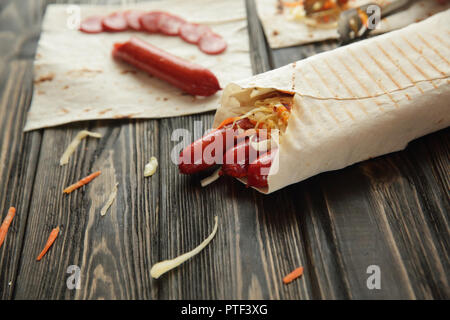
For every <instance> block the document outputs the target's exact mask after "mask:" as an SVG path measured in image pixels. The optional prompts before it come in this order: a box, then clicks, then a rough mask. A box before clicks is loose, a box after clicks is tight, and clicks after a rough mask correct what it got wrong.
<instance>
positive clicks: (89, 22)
mask: <svg viewBox="0 0 450 320" xmlns="http://www.w3.org/2000/svg"><path fill="white" fill-rule="evenodd" d="M102 20H103V17H99V16H93V17H87V18H86V19H84V20H83V21H81V24H80V31H83V32H86V33H100V32H102V31H103V27H102Z"/></svg>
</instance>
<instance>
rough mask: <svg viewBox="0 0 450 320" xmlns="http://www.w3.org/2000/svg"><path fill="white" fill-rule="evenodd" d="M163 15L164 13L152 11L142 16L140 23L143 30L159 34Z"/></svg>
mask: <svg viewBox="0 0 450 320" xmlns="http://www.w3.org/2000/svg"><path fill="white" fill-rule="evenodd" d="M162 14H164V12H161V11H152V12H147V13H144V14H143V15H141V16H140V17H139V22H140V24H141V27H142V29H143V30H145V31H147V32H150V33H158V32H159V29H158V23H159V18H160V17H161V15H162Z"/></svg>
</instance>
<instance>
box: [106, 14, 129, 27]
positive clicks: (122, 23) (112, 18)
mask: <svg viewBox="0 0 450 320" xmlns="http://www.w3.org/2000/svg"><path fill="white" fill-rule="evenodd" d="M102 26H103V30H104V31H108V32H121V31H125V30H127V29H128V23H127V20H126V19H125V16H124V14H123V13H122V12H114V13H112V14H110V15H109V16H106V17H104V18H103V20H102Z"/></svg>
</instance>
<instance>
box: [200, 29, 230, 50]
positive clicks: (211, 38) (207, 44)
mask: <svg viewBox="0 0 450 320" xmlns="http://www.w3.org/2000/svg"><path fill="white" fill-rule="evenodd" d="M198 47H199V48H200V50H201V51H203V52H204V53H206V54H219V53H222V52H224V51H225V49H226V48H227V43H226V41H225V40H224V39H223V38H222V37H221V36H219V35H218V34H216V33H214V32H208V33H205V34H203V35H202V36H201V37H200V40H199V41H198Z"/></svg>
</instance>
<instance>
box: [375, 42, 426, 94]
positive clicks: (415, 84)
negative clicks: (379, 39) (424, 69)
mask: <svg viewBox="0 0 450 320" xmlns="http://www.w3.org/2000/svg"><path fill="white" fill-rule="evenodd" d="M375 45H376V46H377V48H378V50H380V51H381V52H383V54H384V56H385V57H386V58H387V59H388V60H389V61H390V62H391V63H392V64H393V65H394V66H395V67H396V68H397V69H398V70H399V71H400V72H401V73H402V74H403V75H404V76H405V78H407V79H408V80H409V82H410V83H413V84H414V86H415V87H416V88H417V90H419V92H420V93H423V89H422V88H421V87H420V86H418V85H417V83H416V82H415V81H414V79H413V78H412V77H411V76H410V75H409V74H408V73H407V72H406V71H405V70H404V69H403V68H402V66H401V65H400V64H399V63H398V62H397V61H396V60H394V59H393V58H392V57H391V55H390V54H389V53H388V52H387V51H386V50H385V49H384V48H383V46H382V45H380V44H379V43H375Z"/></svg>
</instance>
